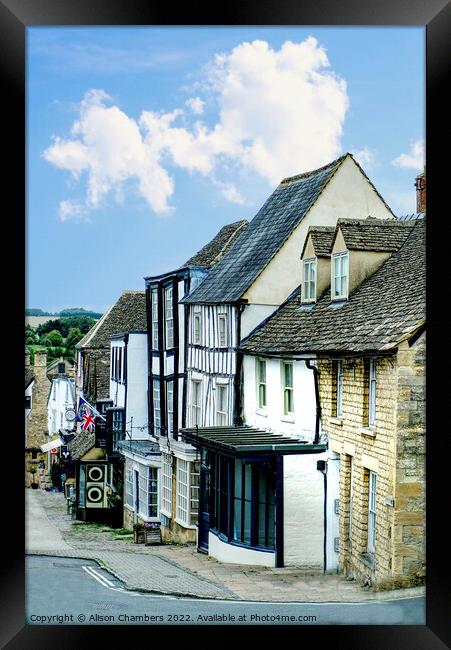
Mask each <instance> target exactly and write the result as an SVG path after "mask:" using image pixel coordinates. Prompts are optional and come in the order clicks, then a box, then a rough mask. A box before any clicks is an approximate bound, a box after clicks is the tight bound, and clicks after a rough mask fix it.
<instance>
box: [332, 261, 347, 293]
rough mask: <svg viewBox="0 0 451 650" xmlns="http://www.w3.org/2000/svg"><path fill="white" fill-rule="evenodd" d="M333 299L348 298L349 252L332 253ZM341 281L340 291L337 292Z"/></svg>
mask: <svg viewBox="0 0 451 650" xmlns="http://www.w3.org/2000/svg"><path fill="white" fill-rule="evenodd" d="M331 267H332V268H331V273H332V282H331V284H332V291H331V294H332V295H331V298H332V300H343V299H346V298H348V293H349V253H348V252H347V251H346V252H341V253H334V254H333V255H332V264H331ZM338 282H339V283H340V287H339V288H340V291H339V293H337V284H338Z"/></svg>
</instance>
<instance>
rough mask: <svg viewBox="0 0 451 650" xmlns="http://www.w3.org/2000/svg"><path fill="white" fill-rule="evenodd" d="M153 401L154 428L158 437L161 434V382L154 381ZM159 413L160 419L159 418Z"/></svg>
mask: <svg viewBox="0 0 451 650" xmlns="http://www.w3.org/2000/svg"><path fill="white" fill-rule="evenodd" d="M152 400H153V426H154V431H155V434H156V435H160V434H161V393H160V380H159V379H154V380H153V382H152ZM157 413H158V418H157Z"/></svg>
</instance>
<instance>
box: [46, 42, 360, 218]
mask: <svg viewBox="0 0 451 650" xmlns="http://www.w3.org/2000/svg"><path fill="white" fill-rule="evenodd" d="M329 67H330V64H329V61H328V58H327V54H326V51H325V50H324V48H323V47H321V46H320V45H319V44H318V42H317V41H316V39H315V38H313V37H309V38H307V39H306V40H305V41H303V42H301V43H292V42H290V41H286V42H285V43H284V44H283V45H282V46H281V48H280V49H279V50H274V49H272V48H271V47H270V46H269V45H268V43H267V42H265V41H253V42H252V43H241V44H240V45H238V46H237V47H235V48H234V49H233V50H231V51H230V52H228V53H223V54H218V55H216V57H215V59H214V61H213V62H212V63H211V64H210V65H209V66H208V67H207V68H206V78H205V87H204V91H205V92H206V93H209V94H210V95H213V96H214V99H215V102H216V105H217V106H218V117H217V120H216V123H213V124H212V125H207V124H206V123H204V122H202V121H200V120H199V119H197V120H196V121H193V122H189V116H188V115H187V114H186V113H185V112H184V111H183V110H182V109H180V108H176V109H174V110H172V111H170V112H166V113H164V112H154V111H146V110H143V111H142V113H141V116H140V118H139V120H138V121H135V120H134V119H132V118H130V117H128V116H127V115H126V114H125V113H124V112H123V111H122V110H121V109H120V108H118V107H117V106H115V105H113V106H108V105H107V104H108V103H111V101H110V98H109V97H108V95H106V93H104V92H103V91H98V90H95V91H90V92H88V93H87V94H86V95H85V98H84V99H83V101H82V102H81V106H80V118H79V120H77V122H75V124H74V125H73V127H72V130H71V138H70V139H67V140H64V139H61V138H55V139H54V142H53V144H52V145H51V146H50V147H49V148H48V149H47V150H46V151H45V152H44V154H43V155H44V157H45V158H46V159H47V160H48V161H49V162H51V163H52V164H54V165H55V166H57V167H59V168H62V169H66V170H67V171H69V172H70V173H71V174H72V175H73V177H74V178H76V179H80V178H81V175H82V174H84V173H86V177H87V194H86V208H95V207H98V206H99V205H100V203H101V201H102V199H103V198H104V197H105V196H106V195H107V194H108V193H110V192H112V194H113V196H115V195H116V196H123V194H124V191H125V190H124V183H125V181H130V180H132V181H134V182H135V185H136V187H137V191H138V193H139V194H140V195H141V197H142V198H144V199H145V200H146V201H147V203H148V205H149V206H150V207H151V209H152V210H153V211H154V212H156V213H158V214H164V213H165V212H168V211H169V210H170V206H169V200H170V198H171V196H172V194H173V192H174V181H173V178H172V177H171V176H170V174H169V172H168V168H170V166H173V167H178V168H180V169H183V170H186V171H189V172H191V173H199V174H202V175H204V176H205V175H212V176H213V175H214V177H215V179H216V181H215V184H216V185H217V186H218V187H219V189H220V192H221V194H222V195H223V196H224V197H225V198H226V199H227V200H230V201H233V202H235V203H244V202H245V198H244V197H243V192H244V190H243V189H240V188H239V180H241V181H242V184H243V188H245V183H244V181H243V180H242V179H245V178H246V176H247V175H249V174H257V175H258V176H260V177H262V178H263V179H264V180H266V181H267V182H268V184H271V185H275V184H277V183H278V182H279V181H280V180H281V179H282V178H284V177H285V176H290V175H293V174H297V173H300V172H303V171H306V170H309V169H314V168H315V167H318V166H321V165H323V164H325V163H327V162H329V161H330V160H332V159H333V158H335V157H337V156H338V155H339V154H340V153H341V135H342V129H343V122H344V119H345V115H346V111H347V108H348V97H347V90H346V82H345V81H344V80H343V79H340V78H338V77H337V76H336V75H335V74H334V73H333V72H332V71H331V70H330V69H329ZM186 105H187V106H188V107H189V108H190V109H191V111H192V112H194V114H195V115H200V114H201V111H202V110H203V105H204V102H203V100H202V99H201V98H200V97H194V98H190V99H188V100H187V102H186ZM182 118H183V121H182ZM366 155H367V157H368V155H369V154H368V152H367V154H366ZM234 173H235V177H234V178H230V175H231V174H232V175H233V174H234ZM225 176H226V177H227V178H224V177H225ZM218 183H219V185H218ZM129 186H130V183H128V184H127V188H129Z"/></svg>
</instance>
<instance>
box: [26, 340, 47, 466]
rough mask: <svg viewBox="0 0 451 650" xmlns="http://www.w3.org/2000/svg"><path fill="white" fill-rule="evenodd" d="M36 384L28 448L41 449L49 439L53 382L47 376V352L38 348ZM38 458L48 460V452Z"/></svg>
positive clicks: (29, 455)
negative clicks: (50, 394) (49, 405)
mask: <svg viewBox="0 0 451 650" xmlns="http://www.w3.org/2000/svg"><path fill="white" fill-rule="evenodd" d="M33 372H34V384H33V395H32V408H31V411H30V414H29V416H28V427H27V444H26V449H27V452H29V451H30V450H31V449H39V447H40V446H41V445H43V444H44V443H45V442H47V440H48V435H47V434H48V413H47V400H48V397H49V391H50V386H51V383H50V381H49V379H48V378H47V352H46V350H36V351H35V353H34V366H33ZM26 459H27V461H28V460H31V453H27V454H26ZM36 460H44V461H45V462H46V461H47V454H40V453H39V455H38V457H37V459H36Z"/></svg>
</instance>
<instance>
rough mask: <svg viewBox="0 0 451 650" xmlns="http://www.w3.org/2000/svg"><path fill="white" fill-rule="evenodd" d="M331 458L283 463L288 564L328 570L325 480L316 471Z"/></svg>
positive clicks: (314, 457)
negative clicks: (325, 460) (325, 562)
mask: <svg viewBox="0 0 451 650" xmlns="http://www.w3.org/2000/svg"><path fill="white" fill-rule="evenodd" d="M326 457H327V454H326V453H323V454H296V455H293V456H290V455H287V456H284V459H283V477H284V478H283V486H284V487H283V499H284V525H283V532H284V564H285V566H298V567H304V568H312V569H320V570H323V568H324V477H323V474H322V473H321V472H320V471H318V470H317V469H316V463H317V461H318V460H324V459H326Z"/></svg>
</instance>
